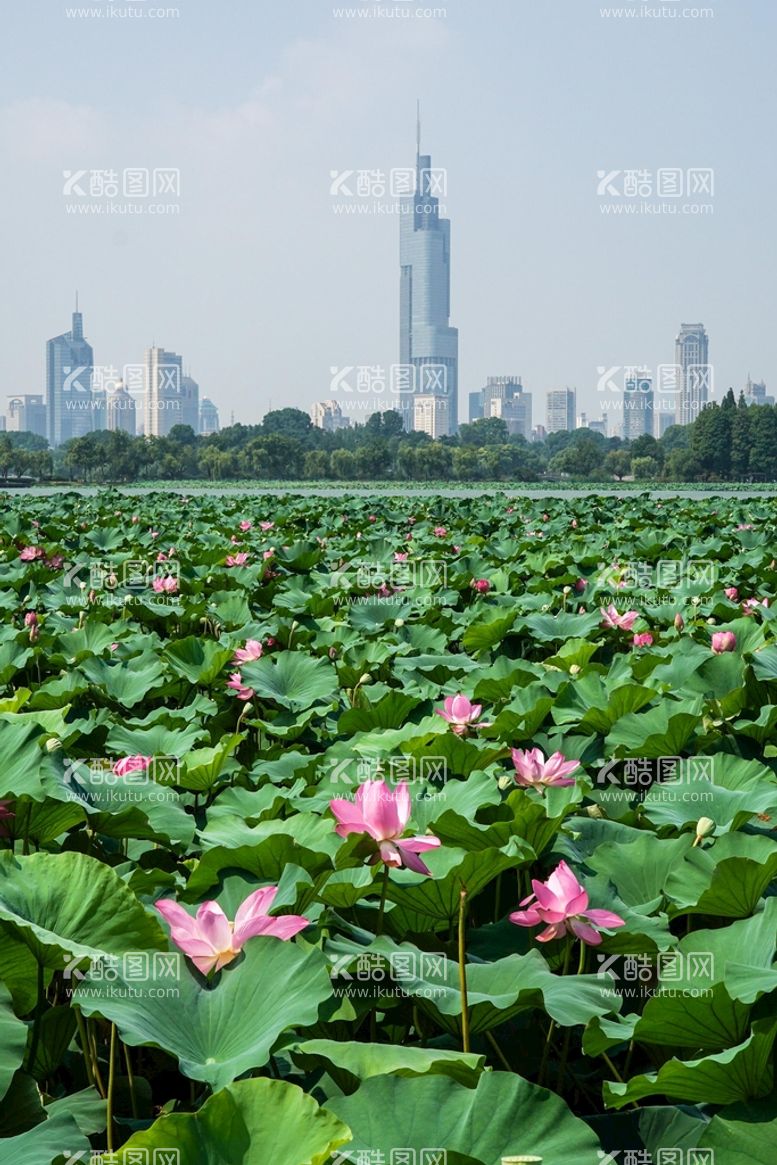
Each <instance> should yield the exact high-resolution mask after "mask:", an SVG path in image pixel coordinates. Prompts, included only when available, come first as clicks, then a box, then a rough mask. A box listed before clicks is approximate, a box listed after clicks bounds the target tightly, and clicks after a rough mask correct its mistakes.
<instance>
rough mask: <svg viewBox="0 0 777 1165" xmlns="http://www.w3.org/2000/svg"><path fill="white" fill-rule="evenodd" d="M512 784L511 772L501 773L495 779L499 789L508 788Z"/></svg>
mask: <svg viewBox="0 0 777 1165" xmlns="http://www.w3.org/2000/svg"><path fill="white" fill-rule="evenodd" d="M512 784H513V777H512V774H511V773H503V774H502V776H501V777H500V778H499V780H498V781H497V785H498V786H499V788H500V789H509V788H510V786H511V785H512Z"/></svg>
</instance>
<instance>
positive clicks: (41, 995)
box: [27, 961, 46, 1075]
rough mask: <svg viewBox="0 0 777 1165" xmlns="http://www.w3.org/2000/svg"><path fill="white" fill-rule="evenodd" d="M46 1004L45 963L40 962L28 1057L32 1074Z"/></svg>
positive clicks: (29, 1069) (28, 1064) (29, 1070)
mask: <svg viewBox="0 0 777 1165" xmlns="http://www.w3.org/2000/svg"><path fill="white" fill-rule="evenodd" d="M45 1006H46V986H45V982H44V978H43V963H41V962H40V961H39V962H38V998H37V1002H36V1004H35V1016H34V1018H33V1021H32V1038H31V1040H30V1052H29V1056H28V1057H27V1071H28V1072H29V1073H30V1074H31V1075H32V1074H33V1073H34V1071H35V1057H36V1056H37V1054H38V1043H39V1042H40V1025H41V1020H42V1019H43V1010H44V1008H45Z"/></svg>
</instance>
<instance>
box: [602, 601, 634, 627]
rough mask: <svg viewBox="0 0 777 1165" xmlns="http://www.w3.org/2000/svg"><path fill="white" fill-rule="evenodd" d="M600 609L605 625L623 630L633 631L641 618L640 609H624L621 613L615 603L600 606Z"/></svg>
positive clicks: (603, 624)
mask: <svg viewBox="0 0 777 1165" xmlns="http://www.w3.org/2000/svg"><path fill="white" fill-rule="evenodd" d="M599 609H600V611H601V613H602V626H603V627H617V628H618V629H619V630H621V631H631V629H632V627H633V626H634V624H635V623H636V621H637V619H639V611H624V612H623V614H622V615H621V613H620V612H619V610H618V608H617V607H616V606H615V604H614V603H610V605H609V607H600V608H599Z"/></svg>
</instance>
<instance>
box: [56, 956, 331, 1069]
mask: <svg viewBox="0 0 777 1165" xmlns="http://www.w3.org/2000/svg"><path fill="white" fill-rule="evenodd" d="M133 986H134V989H132V988H133ZM170 992H171V984H170V980H169V978H168V977H166V976H165V975H164V973H163V972H157V970H156V968H155V969H154V972H153V975H152V976H151V977H149V978H148V979H147V980H145V981H144V983H143V987H142V990H140V997H138V993H139V992H138V987H137V985H133V984H126V983H124V982H123V981H122V980H121V979H118V980H114V981H111V982H110V983H105V982H102V981H100V980H89V979H87V980H85V981H84V983H83V984H82V985H80V986H79V988H78V989H77V990H76V992H75V995H74V997H75V1001H76V1002H77V1003H78V1004H79V1005H80V1007H81V1010H82V1011H83V1012H84V1013H85V1014H87V1015H93V1014H100V1015H102V1016H104V1017H105V1018H106V1019H110V1020H111V1021H112V1022H113V1023H115V1024H116V1026H117V1027H118V1029H119V1031H120V1033H121V1037H122V1039H123V1040H124V1042H125V1043H127V1044H130V1045H132V1046H133V1047H136V1046H139V1045H150V1046H152V1047H158V1048H163V1049H164V1050H165V1051H166V1052H169V1053H170V1054H171V1055H173V1056H175V1057H176V1058H177V1059H178V1061H179V1063H180V1067H181V1071H182V1072H183V1074H184V1075H185V1076H188V1077H189V1078H190V1079H192V1080H204V1081H206V1082H207V1083H208V1084H209V1085H210V1086H211V1088H213V1089H214V1090H216V1089H218V1088H223V1087H224V1086H225V1085H227V1084H230V1083H231V1082H232V1081H233V1080H235V1079H236V1077H238V1076H241V1075H242V1074H243V1073H244V1072H248V1071H250V1070H251V1069H252V1068H262V1067H263V1066H264V1065H265V1064H266V1063H267V1061H268V1060H269V1058H270V1050H271V1048H272V1046H273V1044H274V1043H275V1041H276V1039H277V1038H278V1036H279V1035H280V1034H281V1032H283V1031H286V1030H287V1029H288V1028H293V1027H306V1026H308V1025H310V1024H313V1023H315V1022H316V1019H317V1017H318V1009H319V1006H320V1004H321V1003H323V1002H324V1000H326V999H328V998H329V997H330V995H331V994H332V984H331V980H330V978H329V975H328V974H327V970H326V962H325V960H324V958H323V956H322V955H321V953H320V952H319V951H318V950H316V949H315V948H308V949H307V950H306V949H304V948H303V947H302V946H300V945H298V944H295V943H293V942H284V941H282V940H281V939H277V938H271V937H262V936H260V937H258V938H252V939H250V941H249V942H248V943H247V944H246V947H245V950H244V952H243V957H242V958H241V959H240V961H239V962H235V963H233V964H232V965H231V966H228V967H226V968H225V969H224V970H223V971H222V972H221V974H220V977H219V981H218V982H217V983H215V984H206V983H205V981H204V980H203V978H202V976H199V975H198V974H197V973H196V972H194V971H192V970H191V968H190V967H189V965H188V963H185V962H184V963H182V964H181V973H180V976H179V978H178V981H177V983H176V985H175V995H171V994H170Z"/></svg>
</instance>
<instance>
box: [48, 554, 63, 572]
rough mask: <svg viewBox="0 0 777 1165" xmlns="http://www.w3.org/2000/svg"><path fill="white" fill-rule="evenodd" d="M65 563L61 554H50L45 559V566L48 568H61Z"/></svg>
mask: <svg viewBox="0 0 777 1165" xmlns="http://www.w3.org/2000/svg"><path fill="white" fill-rule="evenodd" d="M64 565H65V560H64V558H63V557H62V555H61V554H52V555H51V557H50V558H47V559H46V566H47V567H48V568H49V569H50V570H61V569H62V567H63V566H64Z"/></svg>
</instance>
